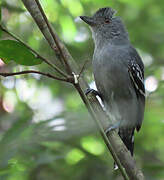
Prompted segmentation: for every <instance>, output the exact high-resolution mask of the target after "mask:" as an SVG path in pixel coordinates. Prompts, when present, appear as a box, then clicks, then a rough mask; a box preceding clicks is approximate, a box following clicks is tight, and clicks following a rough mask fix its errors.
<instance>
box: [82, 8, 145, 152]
mask: <svg viewBox="0 0 164 180" xmlns="http://www.w3.org/2000/svg"><path fill="white" fill-rule="evenodd" d="M115 12H116V11H115V10H113V9H112V8H110V7H106V8H101V9H99V10H98V11H97V12H96V13H95V14H94V15H93V16H92V17H88V16H80V18H81V19H82V20H83V21H84V22H85V23H87V24H88V25H89V26H90V28H91V31H92V37H93V40H94V44H95V49H94V54H93V73H94V78H95V83H96V86H97V89H98V92H96V91H94V90H92V91H93V92H94V93H96V94H97V95H99V96H100V97H101V99H102V101H103V104H104V106H105V109H106V111H107V113H108V115H109V117H110V119H111V120H112V126H110V127H109V128H108V129H107V130H106V132H109V131H110V130H112V129H115V128H118V129H119V132H118V134H119V135H120V137H121V139H122V140H123V142H124V144H125V145H126V147H127V148H128V150H129V151H130V152H131V155H133V149H134V131H135V129H136V130H137V131H139V130H140V128H141V124H142V120H143V115H144V107H145V87H144V65H143V62H142V60H141V58H140V56H139V55H138V53H137V51H136V49H135V48H134V47H133V46H132V45H131V43H130V41H129V36H128V32H127V30H126V28H125V26H124V24H123V22H122V21H121V19H120V17H116V16H114V14H115ZM89 91H90V90H89Z"/></svg>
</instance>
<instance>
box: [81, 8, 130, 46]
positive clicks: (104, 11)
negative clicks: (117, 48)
mask: <svg viewBox="0 0 164 180" xmlns="http://www.w3.org/2000/svg"><path fill="white" fill-rule="evenodd" d="M115 13H116V11H115V10H113V9H112V8H110V7H106V8H100V9H99V10H98V11H97V12H96V13H95V14H94V15H93V16H91V17H89V16H80V18H81V19H82V20H83V21H84V22H85V23H87V24H88V25H89V26H90V28H91V30H92V35H93V39H94V41H95V43H96V41H99V40H100V39H101V40H102V41H105V40H111V39H113V38H114V39H118V37H119V39H124V38H126V39H128V33H127V31H126V29H125V27H124V24H123V22H122V21H121V19H120V17H116V16H114V14H115Z"/></svg>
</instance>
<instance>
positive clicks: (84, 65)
mask: <svg viewBox="0 0 164 180" xmlns="http://www.w3.org/2000/svg"><path fill="white" fill-rule="evenodd" d="M88 62H89V61H88V60H86V61H85V62H84V64H83V66H82V68H81V71H80V73H79V77H80V76H81V74H82V73H83V72H84V70H85V68H86V65H87V63H88Z"/></svg>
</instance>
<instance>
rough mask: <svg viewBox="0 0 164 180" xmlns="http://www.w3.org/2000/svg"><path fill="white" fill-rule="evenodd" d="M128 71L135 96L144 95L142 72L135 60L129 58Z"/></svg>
mask: <svg viewBox="0 0 164 180" xmlns="http://www.w3.org/2000/svg"><path fill="white" fill-rule="evenodd" d="M128 72H129V75H130V79H131V81H132V84H133V86H134V89H135V92H136V95H137V97H139V96H144V97H145V86H144V72H143V71H142V70H141V68H140V66H139V65H138V64H137V63H136V61H133V60H131V61H130V62H129V64H128Z"/></svg>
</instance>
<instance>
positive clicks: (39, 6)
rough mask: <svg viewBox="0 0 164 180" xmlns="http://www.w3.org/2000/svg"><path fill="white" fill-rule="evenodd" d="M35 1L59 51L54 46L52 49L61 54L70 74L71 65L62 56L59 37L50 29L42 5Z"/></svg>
mask: <svg viewBox="0 0 164 180" xmlns="http://www.w3.org/2000/svg"><path fill="white" fill-rule="evenodd" d="M35 2H36V4H37V6H38V8H39V10H40V13H41V14H42V17H43V19H44V21H45V23H46V25H47V28H48V30H49V32H50V34H51V36H52V38H53V40H54V42H55V44H56V47H57V50H58V51H59V52H57V51H56V48H55V49H54V50H55V53H57V54H58V53H59V54H60V55H61V57H62V60H63V62H64V64H65V67H66V71H67V73H68V74H72V71H71V67H70V66H69V64H68V61H67V58H66V57H65V56H64V54H63V51H62V48H61V46H60V43H59V38H58V37H57V35H56V34H55V33H54V31H53V30H52V28H51V26H50V24H49V22H48V19H47V17H46V15H45V13H44V11H43V9H42V6H41V5H40V3H39V1H38V0H35Z"/></svg>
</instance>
